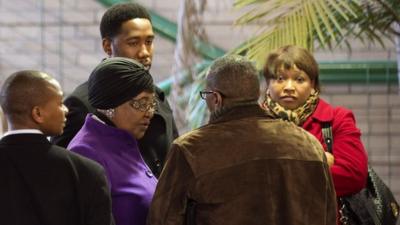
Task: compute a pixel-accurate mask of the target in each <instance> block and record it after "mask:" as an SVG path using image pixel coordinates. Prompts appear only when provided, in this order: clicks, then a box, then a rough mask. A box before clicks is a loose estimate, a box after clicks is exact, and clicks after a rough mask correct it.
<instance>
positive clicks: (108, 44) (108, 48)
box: [103, 38, 112, 57]
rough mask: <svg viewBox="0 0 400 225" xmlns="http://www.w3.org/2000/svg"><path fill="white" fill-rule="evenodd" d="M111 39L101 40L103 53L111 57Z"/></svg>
mask: <svg viewBox="0 0 400 225" xmlns="http://www.w3.org/2000/svg"><path fill="white" fill-rule="evenodd" d="M111 42H112V41H111V39H109V38H103V50H104V52H105V53H106V54H107V55H108V56H110V57H111V55H112V48H111V44H112V43H111Z"/></svg>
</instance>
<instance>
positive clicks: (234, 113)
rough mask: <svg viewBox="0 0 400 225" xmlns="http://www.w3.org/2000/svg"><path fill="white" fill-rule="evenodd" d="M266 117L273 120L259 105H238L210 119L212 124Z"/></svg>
mask: <svg viewBox="0 0 400 225" xmlns="http://www.w3.org/2000/svg"><path fill="white" fill-rule="evenodd" d="M254 116H256V117H266V118H269V119H272V118H273V116H272V115H270V114H268V113H267V112H266V111H265V110H263V109H262V108H261V107H260V106H259V105H258V103H252V104H248V105H236V106H233V107H230V108H225V109H223V111H222V112H221V113H220V114H219V116H217V117H215V118H211V119H210V122H209V123H210V124H213V123H221V122H226V121H230V120H237V119H242V118H246V117H254Z"/></svg>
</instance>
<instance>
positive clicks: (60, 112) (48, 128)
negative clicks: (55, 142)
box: [39, 83, 68, 136]
mask: <svg viewBox="0 0 400 225" xmlns="http://www.w3.org/2000/svg"><path fill="white" fill-rule="evenodd" d="M43 91H47V92H48V94H47V95H48V100H47V101H46V103H45V104H43V105H41V106H39V108H40V110H41V116H42V118H43V122H42V123H41V124H40V130H41V131H42V132H43V133H44V134H45V135H49V136H53V135H60V134H62V132H63V130H64V127H65V122H66V118H65V115H66V114H67V113H68V109H67V107H66V106H65V105H64V104H63V93H62V91H61V88H60V86H59V85H58V83H57V85H48V86H47V87H46V90H43Z"/></svg>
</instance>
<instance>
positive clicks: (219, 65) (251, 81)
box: [207, 55, 260, 102]
mask: <svg viewBox="0 0 400 225" xmlns="http://www.w3.org/2000/svg"><path fill="white" fill-rule="evenodd" d="M207 85H208V86H209V87H211V88H215V89H217V90H218V91H220V92H221V93H222V94H223V95H225V96H226V97H227V98H229V99H232V100H233V101H240V102H243V101H257V99H258V98H259V96H260V81H259V79H258V71H257V69H256V67H255V66H254V64H253V63H252V62H251V61H249V60H247V59H245V58H244V57H242V56H237V55H228V56H224V57H221V58H219V59H216V60H215V61H214V62H213V64H212V65H211V67H210V69H209V71H208V74H207Z"/></svg>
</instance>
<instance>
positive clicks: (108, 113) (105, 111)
mask: <svg viewBox="0 0 400 225" xmlns="http://www.w3.org/2000/svg"><path fill="white" fill-rule="evenodd" d="M98 111H99V112H101V113H103V114H104V115H105V116H106V117H107V118H108V119H110V120H111V119H112V118H114V114H115V109H98Z"/></svg>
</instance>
